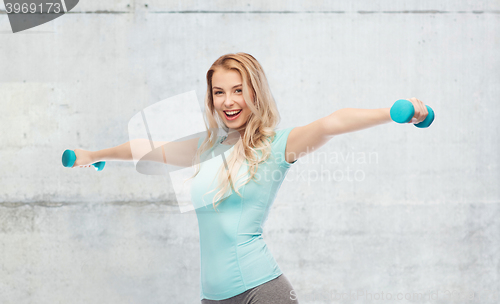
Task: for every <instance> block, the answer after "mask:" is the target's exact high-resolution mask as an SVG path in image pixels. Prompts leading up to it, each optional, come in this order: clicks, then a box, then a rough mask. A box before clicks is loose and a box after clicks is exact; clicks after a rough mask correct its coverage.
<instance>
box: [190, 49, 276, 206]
mask: <svg viewBox="0 0 500 304" xmlns="http://www.w3.org/2000/svg"><path fill="white" fill-rule="evenodd" d="M219 69H221V70H228V71H229V70H233V71H236V72H238V73H239V74H240V76H241V78H242V80H243V83H242V86H243V98H244V99H245V102H246V105H247V107H248V108H249V109H250V110H251V112H252V113H251V114H250V115H249V117H248V120H247V122H246V124H243V125H242V127H241V128H239V129H238V130H236V131H238V132H240V131H242V130H243V129H244V135H243V137H240V139H239V140H238V142H237V143H236V144H235V145H234V147H233V151H232V152H231V154H230V155H229V157H228V159H227V160H226V161H227V165H228V169H229V170H226V168H225V165H224V164H222V165H221V166H220V168H219V170H218V174H217V175H216V176H218V185H217V187H216V188H215V189H213V190H211V191H209V192H207V193H205V194H204V195H203V196H205V195H207V194H208V193H210V192H214V191H217V190H218V191H217V193H216V194H215V195H214V198H213V200H212V204H213V206H214V209H217V206H218V205H219V204H220V203H221V202H223V201H224V200H225V199H226V198H227V197H228V195H227V196H225V197H224V198H222V197H223V196H224V195H225V194H227V193H228V191H229V189H230V188H231V189H233V191H234V192H236V193H237V194H238V195H239V196H240V197H242V195H241V193H240V192H239V191H238V190H239V188H241V187H242V186H244V185H246V184H247V183H248V182H250V180H252V179H254V176H255V173H256V172H257V170H258V167H259V163H262V162H264V161H266V160H267V159H268V158H269V157H270V155H271V142H272V139H273V138H274V136H275V135H276V132H275V131H274V129H275V127H276V125H278V123H279V121H280V119H281V118H280V115H279V112H278V108H277V106H276V102H275V101H274V98H273V96H272V94H271V90H270V88H269V84H268V82H267V78H266V75H265V73H264V70H263V69H262V67H261V65H260V64H259V62H258V61H257V60H256V59H255V58H254V57H253V56H252V55H250V54H247V53H235V54H226V55H223V56H221V57H219V58H218V59H217V60H216V61H215V62H214V63H213V64H212V66H211V67H210V69H209V70H208V72H207V93H206V95H205V115H206V120H205V127H206V129H207V136H206V137H205V139H204V141H203V143H202V144H201V145H200V148H199V149H198V150H197V151H196V155H195V160H196V165H195V167H196V169H195V171H196V172H195V173H194V175H193V176H191V177H190V178H189V179H191V178H194V177H195V176H196V175H198V173H199V172H200V163H201V162H200V157H201V155H202V154H203V153H204V152H205V151H208V150H210V149H212V148H214V146H215V144H216V140H217V133H216V130H219V128H222V129H224V130H225V131H226V132H228V130H229V128H228V127H227V126H226V124H225V123H224V121H223V120H222V118H221V117H220V116H219V114H218V113H217V111H216V109H215V106H214V102H213V100H214V99H213V89H212V76H213V74H214V72H215V71H216V70H219ZM258 151H260V152H261V155H260V156H259V153H258ZM245 160H246V161H247V163H248V170H247V171H246V173H245V174H242V175H240V176H237V177H236V181H233V177H234V176H236V174H237V173H238V171H239V169H240V168H241V165H242V164H243V162H244V161H245ZM248 172H250V175H249V177H248V178H247V179H246V180H244V181H241V179H242V177H243V176H245V175H247V173H248ZM189 179H188V180H189ZM235 185H236V186H235Z"/></svg>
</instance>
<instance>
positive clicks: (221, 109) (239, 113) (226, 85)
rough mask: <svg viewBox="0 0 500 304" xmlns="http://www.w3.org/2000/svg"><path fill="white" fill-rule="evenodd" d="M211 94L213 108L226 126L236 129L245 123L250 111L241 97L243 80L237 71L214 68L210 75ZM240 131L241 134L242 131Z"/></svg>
mask: <svg viewBox="0 0 500 304" xmlns="http://www.w3.org/2000/svg"><path fill="white" fill-rule="evenodd" d="M212 95H213V99H214V107H215V110H216V111H217V113H218V114H219V116H220V117H221V119H222V121H223V122H224V123H225V124H226V126H227V127H228V128H230V129H238V128H239V127H241V126H243V125H245V124H246V122H247V121H248V117H249V116H250V114H251V113H252V111H250V109H249V108H248V107H247V104H246V102H245V100H244V99H243V82H242V80H241V75H240V73H239V72H237V71H234V70H223V69H218V70H216V71H215V72H214V74H213V75H212ZM231 114H232V115H231ZM240 133H241V136H243V134H244V132H243V131H241V132H240Z"/></svg>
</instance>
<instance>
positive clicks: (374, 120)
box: [323, 108, 392, 136]
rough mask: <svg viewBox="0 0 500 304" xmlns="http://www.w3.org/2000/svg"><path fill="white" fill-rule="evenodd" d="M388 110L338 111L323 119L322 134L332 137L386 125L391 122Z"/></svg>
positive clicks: (351, 109)
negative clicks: (323, 129)
mask: <svg viewBox="0 0 500 304" xmlns="http://www.w3.org/2000/svg"><path fill="white" fill-rule="evenodd" d="M390 110H391V109H390V108H382V109H353V108H345V109H340V110H338V111H335V112H333V113H332V114H330V115H328V116H327V117H325V118H324V119H325V120H324V122H323V123H324V124H325V126H324V128H325V131H324V132H326V134H328V135H330V136H334V135H340V134H344V133H349V132H354V131H359V130H363V129H367V128H370V127H374V126H376V125H380V124H384V123H388V122H391V121H392V119H391V115H390V113H389V112H390Z"/></svg>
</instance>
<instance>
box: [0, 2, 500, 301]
mask: <svg viewBox="0 0 500 304" xmlns="http://www.w3.org/2000/svg"><path fill="white" fill-rule="evenodd" d="M0 6H3V4H0ZM0 8H1V9H2V10H1V12H0V38H1V43H0V71H1V72H0V102H1V105H2V111H0V128H1V130H2V132H1V133H2V135H1V136H0V147H1V148H0V149H1V150H0V166H1V168H2V170H1V174H0V190H1V191H0V302H1V303H51V304H52V303H199V299H198V297H199V288H200V286H199V270H200V269H199V266H200V265H199V244H198V242H199V237H198V226H197V220H196V215H195V214H194V213H188V214H180V213H179V212H178V211H177V210H178V209H177V207H175V206H173V205H172V202H173V201H174V200H175V199H174V193H173V191H172V189H171V187H170V182H169V180H168V179H166V178H162V177H160V176H147V175H141V174H139V173H138V172H136V171H135V168H134V164H133V162H108V163H107V164H106V168H105V170H104V171H102V172H96V171H95V170H94V169H93V168H83V169H80V168H78V169H67V168H64V167H63V166H61V160H60V158H61V154H62V152H63V151H64V150H65V149H75V148H81V149H87V150H92V151H95V150H99V149H104V148H109V147H114V146H117V145H120V144H122V143H124V142H126V141H128V134H127V123H128V120H129V119H130V118H131V117H132V116H133V115H135V114H136V113H138V112H139V111H140V110H141V109H143V108H145V107H147V106H149V105H152V104H154V103H156V102H158V101H160V100H163V99H165V98H168V97H172V96H174V95H177V94H181V93H184V92H187V91H190V90H196V94H197V96H198V99H199V102H200V104H201V103H202V102H203V98H204V94H205V90H206V80H205V74H206V71H207V69H208V68H209V67H210V65H211V64H212V63H213V61H215V60H216V59H217V58H218V57H219V56H221V55H223V54H226V53H233V52H246V53H250V54H252V55H253V56H254V57H255V58H256V59H257V60H259V62H260V63H261V64H262V66H263V68H264V70H265V72H266V75H267V77H268V79H269V82H270V86H271V89H272V92H273V95H274V97H275V98H276V101H277V103H278V107H279V110H280V114H281V117H282V121H281V123H280V125H279V127H280V128H286V127H290V126H301V125H305V124H308V123H310V122H312V121H314V120H316V119H319V118H321V117H324V116H326V115H328V114H330V113H332V112H334V111H336V110H338V109H341V108H346V107H349V108H386V107H390V106H391V105H392V104H393V103H394V102H395V101H396V100H398V99H409V98H411V97H416V98H418V99H420V100H422V101H423V102H424V103H426V104H428V105H430V106H431V107H432V108H433V109H434V111H435V113H436V119H435V121H434V123H433V125H432V126H431V127H430V128H428V129H419V128H415V127H413V126H412V125H399V124H396V123H388V124H384V125H381V126H377V127H374V128H371V129H367V130H362V131H358V132H354V133H348V134H343V135H340V136H338V137H336V138H334V139H332V140H331V142H329V143H328V144H326V145H325V146H323V147H322V148H321V149H320V150H317V151H315V152H314V153H312V154H310V155H309V156H307V157H304V158H301V159H300V160H299V161H298V162H297V164H295V165H294V166H292V168H291V169H290V171H289V173H288V176H287V179H286V181H285V182H284V183H283V185H282V188H281V190H280V192H279V194H278V197H277V198H276V201H275V203H274V206H273V208H272V210H271V214H270V216H269V219H268V222H267V224H266V227H265V233H264V239H265V240H266V241H267V244H268V246H269V247H270V249H271V252H272V253H273V255H274V256H275V258H276V260H277V261H278V264H279V265H280V267H281V268H282V270H283V271H284V273H285V274H286V275H287V277H288V278H289V280H290V281H291V283H292V285H293V286H294V288H295V291H296V294H297V295H298V298H299V300H300V303H306V304H308V303H310V304H319V303H372V302H373V301H377V302H379V303H380V302H419V303H431V302H432V303H471V302H474V303H497V302H498V299H500V289H499V286H500V284H499V282H500V278H499V275H500V263H499V261H500V259H499V256H500V253H499V248H500V239H499V235H500V234H499V233H498V232H499V231H500V224H499V222H500V220H499V215H500V190H499V184H500V183H499V182H500V170H499V163H500V157H499V155H500V153H499V144H500V142H499V138H500V137H499V130H500V128H499V123H498V114H499V109H500V107H499V103H498V96H500V85H499V84H500V83H499V81H500V73H499V68H500V57H499V56H498V54H499V50H500V35H499V34H500V3H499V2H498V1H494V0H490V1H465V0H460V1H352V2H351V1H349V2H347V1H272V2H271V1H253V2H246V1H210V2H209V1H182V2H181V1H159V0H155V1H142V0H136V1H125V0H124V1H81V2H80V3H79V4H78V5H77V7H76V8H75V9H74V10H73V11H71V12H70V13H68V14H67V15H65V16H62V17H60V18H58V19H56V20H54V21H52V22H49V23H46V24H43V25H41V26H38V27H36V28H32V29H29V30H26V31H23V32H19V33H16V34H13V33H12V31H11V29H10V25H9V21H8V15H7V14H6V13H5V7H0ZM179 119H185V118H184V117H180V118H179ZM171 123H172V124H175V121H172V122H171ZM320 156H321V157H320ZM322 157H323V158H322ZM342 293H345V294H344V295H342ZM382 293H383V294H382ZM389 293H390V294H391V296H392V300H388V299H387V296H388V294H389ZM399 293H400V295H398V294H399ZM418 293H420V298H418V297H419V295H418ZM370 294H371V298H370ZM341 296H342V299H341ZM429 296H431V297H430V299H429ZM398 298H399V299H400V300H397V299H398Z"/></svg>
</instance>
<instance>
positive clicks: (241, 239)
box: [191, 127, 297, 300]
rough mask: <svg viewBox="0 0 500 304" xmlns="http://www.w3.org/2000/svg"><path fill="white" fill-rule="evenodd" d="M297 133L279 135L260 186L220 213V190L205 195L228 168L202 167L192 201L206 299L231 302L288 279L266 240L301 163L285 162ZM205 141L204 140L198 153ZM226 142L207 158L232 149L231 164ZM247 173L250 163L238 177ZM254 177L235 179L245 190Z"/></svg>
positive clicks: (233, 198) (214, 161)
mask: <svg viewBox="0 0 500 304" xmlns="http://www.w3.org/2000/svg"><path fill="white" fill-rule="evenodd" d="M292 129H293V127H290V128H287V129H283V130H275V132H276V135H275V137H274V139H273V141H272V143H271V155H270V157H269V158H268V159H267V160H266V161H265V162H263V163H260V164H259V167H258V170H257V172H256V174H255V176H254V178H255V179H257V182H256V181H255V180H250V181H249V182H248V183H247V184H246V185H244V186H242V187H240V189H239V190H238V191H239V192H240V193H241V195H242V197H240V196H239V195H238V194H237V193H235V192H234V191H233V190H232V189H230V190H229V191H231V193H230V195H229V196H228V197H227V198H226V199H225V200H224V201H222V202H221V203H220V204H219V205H218V206H217V211H216V210H215V209H214V208H213V204H212V199H213V197H214V196H215V193H216V192H217V191H218V190H216V191H213V192H211V193H209V194H207V195H205V196H204V197H203V198H202V196H203V195H204V194H206V193H207V192H208V191H210V190H213V189H214V188H215V187H216V186H217V182H218V181H217V176H216V174H217V172H218V170H219V167H220V166H221V165H222V166H224V164H223V160H222V156H221V155H219V156H218V157H214V158H211V159H209V160H207V161H202V162H201V163H200V172H199V173H198V175H196V177H194V178H193V179H192V182H191V199H192V203H193V205H194V208H195V211H196V216H197V218H198V227H199V231H200V266H201V273H200V287H201V288H200V289H201V290H200V299H201V300H202V299H204V298H205V299H209V300H223V299H227V298H230V297H233V296H236V295H238V294H240V293H243V292H244V291H246V290H248V289H250V288H253V287H256V286H258V285H261V284H263V283H265V282H268V281H270V280H272V279H274V278H277V277H278V276H279V275H281V274H282V271H281V269H280V268H279V266H278V264H277V263H276V261H275V259H274V258H273V256H272V254H271V252H270V251H269V249H268V247H267V245H266V243H265V242H264V239H263V238H262V232H263V230H262V227H263V225H264V223H265V222H266V219H267V217H268V215H269V210H270V208H271V206H272V204H273V201H274V198H275V197H276V194H277V192H278V190H279V188H280V186H281V184H282V182H283V180H284V178H285V176H286V173H287V171H288V169H289V168H290V166H291V165H292V164H294V163H295V162H296V161H297V160H295V161H294V162H293V163H288V162H287V161H286V160H285V148H286V142H287V139H288V134H289V133H290V131H291V130H292ZM205 136H206V135H205ZM203 139H204V138H203V137H202V138H200V140H199V141H198V148H199V147H200V145H201V143H202V141H203ZM221 139H222V138H221V137H219V138H218V140H217V142H216V143H215V146H214V147H212V148H211V149H209V150H207V151H205V152H204V154H205V153H213V152H214V151H215V149H223V150H222V151H224V150H227V151H225V152H224V155H225V158H226V160H227V159H228V157H229V155H230V153H231V151H232V150H233V148H234V146H232V147H231V148H229V149H227V147H228V146H227V145H226V147H222V144H221V143H220V141H221ZM212 155H213V154H212ZM260 155H262V154H261V152H260V151H259V156H260ZM202 157H203V155H202ZM202 160H203V158H202ZM247 169H248V162H247V161H246V160H245V161H244V162H243V163H242V165H241V168H240V170H239V172H238V176H240V175H241V174H245V172H246V171H247ZM248 177H249V173H246V175H244V176H242V177H240V178H241V180H238V179H237V177H236V178H235V177H233V182H234V183H236V184H238V185H240V184H242V182H244V181H246V179H247V178H248ZM236 180H237V181H236Z"/></svg>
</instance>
